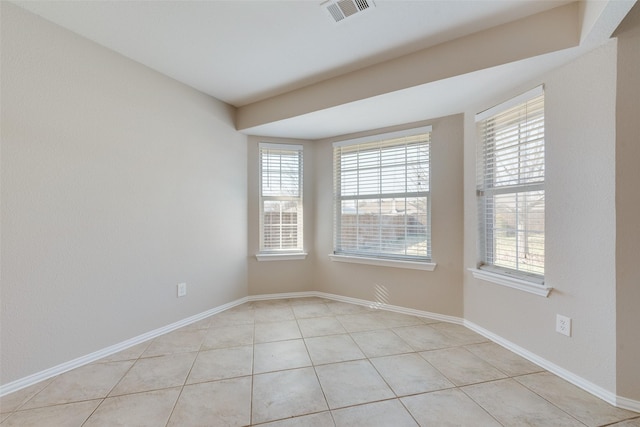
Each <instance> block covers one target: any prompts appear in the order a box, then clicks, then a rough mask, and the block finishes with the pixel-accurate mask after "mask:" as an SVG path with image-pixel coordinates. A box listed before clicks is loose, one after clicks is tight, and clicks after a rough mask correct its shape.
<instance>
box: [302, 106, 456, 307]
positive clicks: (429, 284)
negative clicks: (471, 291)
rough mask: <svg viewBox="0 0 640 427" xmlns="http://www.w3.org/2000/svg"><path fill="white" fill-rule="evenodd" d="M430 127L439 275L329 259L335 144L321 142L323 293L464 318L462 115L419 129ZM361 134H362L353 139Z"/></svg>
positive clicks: (319, 276) (318, 283) (319, 258)
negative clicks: (431, 127) (431, 129)
mask: <svg viewBox="0 0 640 427" xmlns="http://www.w3.org/2000/svg"><path fill="white" fill-rule="evenodd" d="M427 124H431V125H432V126H433V131H432V135H431V141H432V143H431V197H432V202H431V203H432V204H431V206H432V207H431V209H432V211H431V214H432V218H431V236H432V258H433V260H434V261H435V262H436V263H437V264H438V265H437V267H436V269H435V271H432V272H429V271H420V270H409V269H403V268H392V267H379V266H370V265H361V264H348V263H342V262H334V261H331V260H329V257H328V255H329V254H330V253H332V252H333V234H332V230H333V176H332V173H333V172H332V162H333V146H332V142H333V140H325V141H318V142H316V146H315V147H316V153H315V156H316V168H315V169H316V171H315V172H316V173H315V182H316V223H315V234H316V246H315V253H314V255H315V260H316V273H315V288H316V289H317V290H318V291H322V292H329V293H332V294H337V295H343V296H347V297H352V298H360V299H365V300H369V301H378V302H385V303H388V304H392V305H398V306H402V307H407V308H413V309H418V310H425V311H430V312H433V313H439V314H444V315H449V316H460V317H461V316H462V218H463V206H462V142H463V135H462V115H457V116H450V117H445V118H440V119H435V120H431V121H429V122H424V123H419V124H415V125H413V127H417V126H423V125H427ZM401 128H402V127H396V128H393V129H385V130H380V131H379V132H384V131H389V130H399V129H401ZM404 128H407V127H406V126H405V127H404ZM379 132H378V133H379ZM371 133H372V132H369V134H371ZM357 136H362V134H358V135H352V136H351V137H357Z"/></svg>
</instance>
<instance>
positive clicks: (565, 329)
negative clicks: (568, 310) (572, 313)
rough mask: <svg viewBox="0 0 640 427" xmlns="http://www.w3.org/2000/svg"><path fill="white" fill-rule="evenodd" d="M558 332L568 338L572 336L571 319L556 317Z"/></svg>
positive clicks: (559, 315)
mask: <svg viewBox="0 0 640 427" xmlns="http://www.w3.org/2000/svg"><path fill="white" fill-rule="evenodd" d="M556 332H557V333H559V334H562V335H566V336H568V337H570V336H571V318H570V317H567V316H563V315H561V314H557V315H556Z"/></svg>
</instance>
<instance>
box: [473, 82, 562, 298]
mask: <svg viewBox="0 0 640 427" xmlns="http://www.w3.org/2000/svg"><path fill="white" fill-rule="evenodd" d="M540 104H541V106H540ZM532 105H533V106H534V107H535V109H534V111H533V112H532V113H530V112H529V111H528V108H530V107H531V106H532ZM508 113H511V114H518V113H520V114H522V113H523V116H522V118H520V117H518V118H517V119H516V120H514V122H513V123H508V124H507V125H501V126H500V130H501V131H505V130H507V129H511V128H512V127H513V128H520V127H523V126H530V122H529V120H530V119H531V117H530V114H532V115H533V117H534V119H533V120H536V118H535V117H537V120H539V117H540V116H541V117H542V126H541V129H542V138H540V134H539V133H537V134H535V135H534V136H533V137H529V136H528V135H527V137H526V138H521V136H520V133H518V136H517V143H516V144H513V143H512V145H511V146H509V147H510V148H511V147H515V150H516V152H517V154H516V157H517V159H518V166H517V167H516V169H517V172H515V173H512V174H510V175H506V178H507V179H508V180H513V179H514V178H517V180H516V181H517V182H515V183H513V182H511V183H510V184H504V183H502V185H501V184H499V183H497V181H498V180H499V179H501V177H500V176H499V174H498V172H497V169H496V168H495V153H496V151H494V150H493V149H490V148H488V147H487V145H488V144H495V142H496V141H495V140H494V139H493V138H489V137H488V136H487V135H488V134H489V133H488V132H487V133H483V129H486V127H487V126H490V121H491V120H496V119H498V118H500V119H502V118H503V117H504V116H502V115H503V114H508ZM544 119H545V107H544V87H543V86H542V85H541V86H538V87H536V88H534V89H532V90H530V91H527V92H525V93H524V94H522V95H519V96H517V97H515V98H512V99H510V100H508V101H506V102H504V103H502V104H499V105H497V106H495V107H492V108H490V109H489V110H486V111H484V112H482V113H479V114H477V115H476V123H477V128H478V155H477V168H478V169H477V180H476V199H477V206H478V233H479V234H478V249H479V260H480V261H479V263H478V265H477V268H476V269H470V270H471V272H472V273H473V275H474V277H476V278H479V279H482V280H486V281H490V282H493V283H497V284H501V285H504V286H509V287H512V288H516V289H521V290H525V291H527V292H531V293H534V294H538V295H542V296H547V295H548V294H549V292H550V290H551V287H549V286H547V285H545V283H544V280H545V279H544V253H545V248H544V235H545V230H544V216H545V211H546V206H545V205H544V203H545V201H546V194H545V181H546V177H545V175H546V171H545V170H544V169H545V168H544V164H545V156H546V153H545V145H546V142H545V130H546V129H545V127H546V124H545V121H544ZM518 132H520V129H518ZM538 132H539V130H538ZM540 139H541V142H538V145H535V143H536V141H539V140H540ZM505 140H506V137H505ZM501 142H502V143H503V144H506V143H505V142H504V141H501ZM527 144H532V146H533V149H536V148H537V149H539V146H540V145H541V147H542V151H541V153H540V151H533V149H532V148H530V146H528V145H527ZM494 148H495V147H494ZM504 149H505V148H504V146H503V147H501V148H500V150H504ZM523 149H524V150H532V152H531V153H525V156H524V157H523V156H522V154H521V153H522V150H523ZM492 155H493V157H491V159H493V161H492V160H490V159H488V156H492ZM503 156H504V154H503ZM540 160H541V161H542V165H543V166H542V168H541V170H540V169H537V170H535V173H533V174H532V177H527V176H525V177H524V178H523V175H522V174H523V172H522V170H524V169H526V168H530V169H532V167H531V166H530V165H531V164H539V162H540ZM527 162H538V163H527ZM522 164H524V165H526V166H522ZM525 175H526V174H525ZM502 179H505V176H504V175H503V176H502ZM523 180H524V181H526V182H522V181H523ZM536 192H537V193H538V194H540V193H541V194H542V200H543V206H542V208H541V209H540V208H539V209H538V210H541V211H542V213H541V214H540V213H538V215H541V216H542V221H543V223H542V228H543V230H542V233H541V234H542V240H543V242H542V267H541V268H542V274H537V273H535V272H533V271H527V270H525V269H520V268H518V267H519V263H518V260H519V258H520V257H519V254H518V253H517V252H516V253H515V255H514V256H513V258H514V259H515V260H516V268H509V267H507V266H504V265H496V264H495V258H492V259H490V258H491V254H494V253H495V252H496V245H497V243H496V239H497V238H496V237H495V234H496V233H497V231H496V230H498V229H499V228H500V227H498V226H497V225H495V220H494V218H493V216H494V215H495V213H494V212H495V211H494V210H493V204H491V203H490V199H491V200H492V199H493V198H494V197H496V196H505V195H506V196H508V195H514V197H516V198H519V197H526V195H530V194H534V193H536ZM518 200H519V199H518ZM527 212H529V211H527ZM522 213H523V210H522V208H520V207H518V204H517V203H516V208H515V212H514V216H515V217H516V218H519V215H521V214H522ZM515 232H516V234H518V233H520V232H521V230H520V227H518V226H517V227H516V231H515ZM529 232H536V233H540V232H539V230H536V231H533V230H531V229H530V225H529V224H527V228H526V229H525V230H524V233H525V234H526V233H529ZM515 244H516V247H515V251H519V246H518V242H517V239H516V243H515ZM489 245H491V247H492V250H491V251H489V249H488V248H489ZM535 268H540V267H539V266H535V267H530V268H529V269H528V270H533V269H535Z"/></svg>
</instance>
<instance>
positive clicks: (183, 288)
mask: <svg viewBox="0 0 640 427" xmlns="http://www.w3.org/2000/svg"><path fill="white" fill-rule="evenodd" d="M185 295H187V284H186V283H178V298H180V297H183V296H185Z"/></svg>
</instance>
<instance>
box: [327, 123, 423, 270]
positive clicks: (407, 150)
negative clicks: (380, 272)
mask: <svg viewBox="0 0 640 427" xmlns="http://www.w3.org/2000/svg"><path fill="white" fill-rule="evenodd" d="M430 136H431V133H430V129H429V131H427V132H425V131H424V130H422V131H420V130H416V131H414V132H413V133H410V134H409V135H408V136H401V137H393V136H387V137H385V135H382V136H380V137H379V139H377V140H374V141H367V142H363V143H357V142H355V143H354V142H343V143H337V144H334V197H335V200H334V209H335V214H334V223H335V227H334V232H335V235H334V242H335V247H334V253H335V254H343V255H356V256H367V257H380V258H397V259H411V260H425V261H426V260H429V259H430V258H431V243H430V234H431V233H430V203H431V202H430V193H429V185H430V184H429V178H430V176H429V175H430V173H429V172H430V164H429V143H430Z"/></svg>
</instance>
